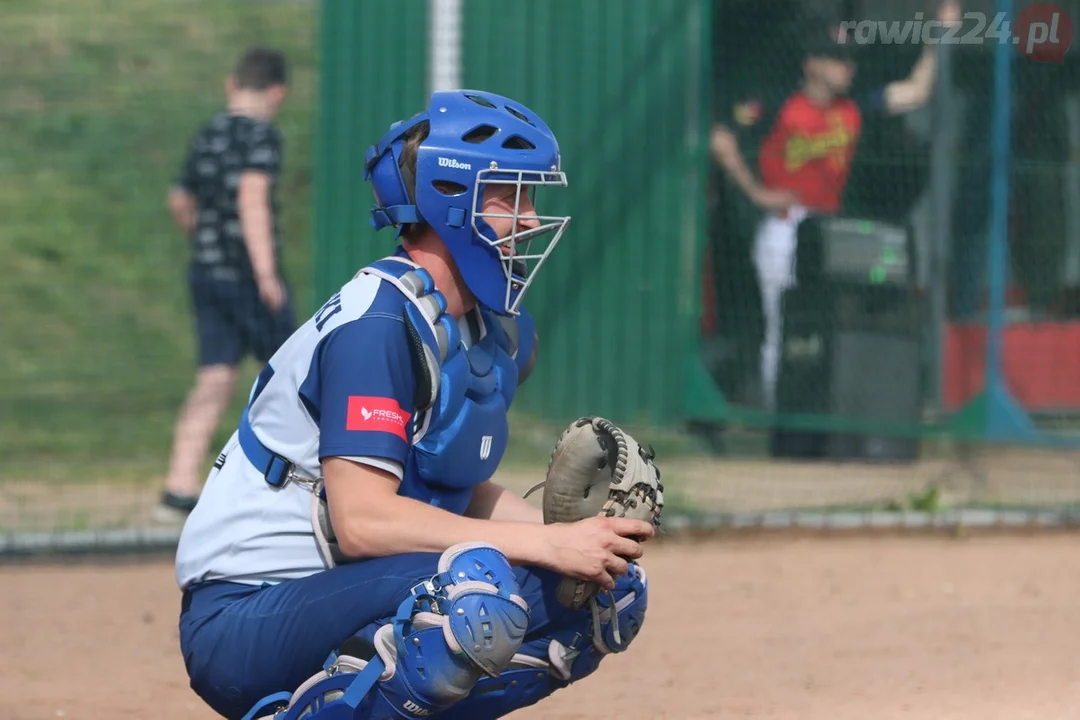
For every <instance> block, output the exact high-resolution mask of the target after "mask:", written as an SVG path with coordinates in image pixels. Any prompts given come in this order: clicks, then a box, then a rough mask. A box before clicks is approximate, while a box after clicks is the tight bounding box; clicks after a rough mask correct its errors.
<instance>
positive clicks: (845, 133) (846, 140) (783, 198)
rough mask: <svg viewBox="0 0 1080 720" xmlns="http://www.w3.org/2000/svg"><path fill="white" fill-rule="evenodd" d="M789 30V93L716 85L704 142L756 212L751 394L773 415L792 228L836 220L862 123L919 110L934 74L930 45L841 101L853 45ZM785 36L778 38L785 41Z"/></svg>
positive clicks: (834, 28)
mask: <svg viewBox="0 0 1080 720" xmlns="http://www.w3.org/2000/svg"><path fill="white" fill-rule="evenodd" d="M938 19H939V20H941V21H942V22H943V23H946V24H949V25H952V24H956V23H958V22H959V20H960V9H959V6H958V5H957V3H956V2H954V1H953V0H947V1H946V2H944V3H942V5H941V7H940V10H939V12H938ZM797 27H798V33H799V35H796V36H795V37H797V38H798V40H799V44H800V46H801V47H802V57H803V62H802V67H801V80H800V82H799V87H798V89H797V90H795V91H794V92H789V91H784V90H780V88H779V86H777V85H775V84H770V85H766V86H760V85H759V86H757V87H740V86H739V84H738V83H737V82H736V83H731V84H726V83H725V84H724V85H723V86H722V87H721V89H720V92H719V93H718V99H717V105H716V108H715V118H716V125H715V127H714V129H713V132H712V137H711V151H712V155H713V158H714V160H715V161H716V163H717V164H718V165H719V167H720V168H722V169H723V171H724V175H725V177H726V179H727V181H729V182H730V183H731V184H733V185H734V186H735V187H736V188H737V189H738V190H739V191H740V192H741V194H742V195H743V197H745V198H746V199H748V200H749V201H750V202H751V203H752V204H753V205H754V206H755V207H756V208H758V209H759V210H760V211H762V212H764V213H765V215H764V217H763V218H762V219H761V220H760V221H759V222H758V224H757V227H756V230H755V233H754V240H753V249H752V260H753V266H754V269H755V271H756V275H757V282H758V289H759V292H760V297H761V310H762V320H763V324H764V328H763V332H762V333H761V335H760V336H759V339H760V341H761V343H760V365H759V368H758V369H759V376H758V382H759V383H760V393H753V395H759V397H758V400H759V401H760V402H761V403H762V404H764V405H765V407H767V408H769V409H773V408H774V407H775V391H776V380H777V369H778V364H779V355H780V342H781V338H782V336H783V326H782V315H781V298H782V296H783V293H784V291H785V290H787V289H789V288H791V287H793V285H794V282H795V252H796V245H797V243H796V235H797V230H798V228H799V225H800V224H801V223H802V222H803V221H804V220H805V219H807V218H808V217H809V216H812V215H833V214H837V213H840V212H842V208H843V205H844V202H843V201H844V193H845V189H846V187H847V183H848V179H849V177H850V175H851V170H852V165H853V162H854V160H855V155H856V152H857V149H858V147H859V141H860V137H861V134H862V132H863V127H864V122H865V121H867V120H868V119H875V118H877V117H878V116H895V115H900V114H902V113H907V112H911V111H913V110H916V109H918V108H921V107H922V106H923V105H925V104H926V102H927V101H928V100H929V99H930V97H931V94H932V90H933V87H934V83H935V80H936V70H937V55H936V46H935V45H931V44H928V45H925V46H924V49H923V51H922V53H921V55H920V56H919V58H918V60H917V62H916V64H915V66H914V67H913V68H912V70H911V72H910V74H909V75H908V76H907V77H906V78H904V79H901V80H896V81H893V82H889V83H886V84H883V85H880V86H878V87H873V88H871V89H869V90H868V91H864V92H859V93H851V89H852V83H853V81H854V79H855V72H856V66H855V61H854V56H853V51H854V49H855V41H854V39H853V38H850V37H846V36H845V34H844V31H843V28H842V25H841V21H840V20H839V19H834V18H831V17H821V16H812V17H810V18H808V19H805V20H803V21H800V22H798V23H797ZM785 30H786V29H784V28H781V30H780V32H778V33H777V35H778V37H780V38H785V39H787V38H788V37H790V35H791V31H785ZM750 151H752V152H753V154H754V155H756V156H757V158H758V161H757V165H758V167H757V172H756V173H755V172H754V171H753V170H751V168H750V167H749V166H748V163H747V162H746V160H745V159H744V152H747V153H748V152H750ZM740 314H742V315H745V313H740Z"/></svg>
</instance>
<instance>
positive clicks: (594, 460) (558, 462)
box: [525, 417, 664, 609]
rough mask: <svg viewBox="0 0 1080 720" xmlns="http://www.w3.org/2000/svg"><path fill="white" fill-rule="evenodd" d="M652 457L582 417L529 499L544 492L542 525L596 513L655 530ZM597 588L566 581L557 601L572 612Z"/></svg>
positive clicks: (656, 480) (657, 504) (658, 494)
mask: <svg viewBox="0 0 1080 720" xmlns="http://www.w3.org/2000/svg"><path fill="white" fill-rule="evenodd" d="M653 457H654V453H653V451H652V449H651V448H650V449H649V450H648V451H646V450H644V449H643V448H642V447H641V446H640V445H638V444H637V442H636V441H635V440H634V438H632V437H630V436H629V435H628V434H626V433H625V432H623V431H622V430H620V429H619V428H618V427H616V426H615V425H614V424H613V423H611V422H610V421H608V420H605V419H604V418H599V417H583V418H580V419H578V420H576V421H574V422H572V423H571V424H570V426H569V427H568V428H567V429H566V430H565V431H563V434H562V437H560V438H559V442H558V443H557V444H556V446H555V450H554V452H552V454H551V461H550V462H549V463H548V470H547V477H546V479H545V480H544V481H543V482H542V483H540V484H539V485H536V486H535V487H533V488H531V489H530V490H529V491H528V492H527V493H525V497H528V496H529V495H531V494H532V493H533V491H535V490H537V489H538V488H541V487H542V488H544V497H543V508H544V522H545V523H560V522H565V523H570V522H577V521H579V520H584V519H585V518H587V517H593V516H596V515H600V516H606V517H628V518H635V519H637V520H644V521H645V522H651V523H653V525H655V526H656V527H659V526H660V513H661V511H662V510H663V507H664V486H663V485H661V484H660V470H659V469H657V467H656V465H655V464H654V463H653ZM599 589H600V588H599V586H598V585H596V584H595V583H587V582H581V581H578V580H573V579H571V578H567V579H565V580H564V581H563V582H562V584H561V585H560V586H559V592H558V598H559V602H561V603H562V604H563V605H566V606H567V607H571V608H574V609H578V608H582V607H584V606H585V604H586V603H588V602H589V601H590V600H592V599H593V598H594V597H595V596H596V594H597V592H598V590H599Z"/></svg>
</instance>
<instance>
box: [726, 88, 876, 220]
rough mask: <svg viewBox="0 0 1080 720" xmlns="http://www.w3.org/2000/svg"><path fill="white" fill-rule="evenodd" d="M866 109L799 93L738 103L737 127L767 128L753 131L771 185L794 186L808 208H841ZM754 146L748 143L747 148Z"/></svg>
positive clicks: (847, 100) (765, 177)
mask: <svg viewBox="0 0 1080 720" xmlns="http://www.w3.org/2000/svg"><path fill="white" fill-rule="evenodd" d="M869 99H870V98H868V100H869ZM875 99H876V98H875ZM863 114H864V108H863V107H862V106H860V103H857V102H856V101H855V100H853V99H851V98H847V97H841V98H837V99H836V100H834V101H833V103H832V104H831V105H829V106H827V107H822V106H820V105H815V104H814V103H812V102H811V101H810V99H809V98H807V97H806V95H804V94H803V93H802V92H795V93H793V94H791V95H789V96H788V97H787V98H786V99H785V100H784V101H783V102H782V103H780V105H779V106H778V107H775V108H768V107H766V106H765V105H764V104H763V103H762V101H761V100H758V99H752V100H746V101H743V102H741V103H738V104H736V105H735V107H734V108H733V120H734V123H733V126H732V127H733V129H735V130H736V131H738V130H740V129H741V130H749V131H755V130H756V131H758V132H762V131H763V132H764V133H765V135H764V137H763V138H761V137H760V135H758V133H753V135H754V137H753V139H752V142H754V144H756V145H757V147H755V148H753V149H755V150H757V151H758V170H759V172H760V174H761V180H762V184H763V185H764V186H765V187H767V188H769V189H771V190H790V191H792V192H794V193H795V194H796V195H797V196H798V197H799V200H800V202H801V203H802V204H803V205H804V206H805V207H807V208H808V209H811V210H816V211H818V212H826V213H835V212H837V211H838V210H839V209H840V206H841V201H842V198H843V195H844V188H845V187H846V185H847V181H848V176H849V175H850V173H851V162H852V160H853V158H854V156H855V148H856V147H857V146H858V143H859V135H860V133H861V131H862V121H863ZM750 149H751V148H749V147H745V145H744V152H746V151H747V150H750Z"/></svg>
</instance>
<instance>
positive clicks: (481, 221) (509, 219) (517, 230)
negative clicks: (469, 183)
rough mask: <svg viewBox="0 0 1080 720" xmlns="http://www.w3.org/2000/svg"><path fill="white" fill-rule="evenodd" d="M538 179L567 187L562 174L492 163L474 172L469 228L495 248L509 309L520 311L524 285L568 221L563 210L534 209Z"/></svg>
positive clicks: (511, 313) (558, 237) (556, 240)
mask: <svg viewBox="0 0 1080 720" xmlns="http://www.w3.org/2000/svg"><path fill="white" fill-rule="evenodd" d="M538 185H555V186H558V187H565V186H566V176H565V175H564V174H563V173H561V172H549V173H537V172H530V171H522V170H516V171H507V170H499V169H494V168H493V169H488V170H482V171H480V172H479V173H477V175H476V191H475V194H476V198H477V204H478V205H479V207H478V209H477V210H476V212H474V213H473V214H472V226H473V232H474V233H476V236H477V237H478V238H479V239H481V240H482V241H484V242H486V243H487V244H488V245H489V246H491V247H492V248H494V249H496V250H497V251H498V252H499V258H500V261H501V266H502V274H503V279H504V282H505V288H506V289H505V296H504V298H503V306H504V309H505V311H506V313H507V314H508V315H516V314H518V312H519V307H520V305H521V300H522V298H523V297H524V296H525V291H526V290H527V289H528V288H529V286H530V285H531V284H532V281H533V280H534V279H535V277H536V272H537V271H538V270H539V269H540V266H541V265H542V264H543V263H544V260H546V259H547V257H548V255H550V254H551V251H552V250H554V249H555V245H556V244H558V242H559V239H560V238H562V236H563V233H564V232H566V227H567V225H569V224H570V218H569V217H566V216H558V215H538V214H537V213H536V192H537V186H538Z"/></svg>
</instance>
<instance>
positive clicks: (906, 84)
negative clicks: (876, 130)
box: [885, 0, 960, 115]
mask: <svg viewBox="0 0 1080 720" xmlns="http://www.w3.org/2000/svg"><path fill="white" fill-rule="evenodd" d="M937 19H938V21H939V22H940V23H941V24H942V27H950V26H954V25H957V24H959V23H960V5H959V4H958V3H957V2H956V0H945V2H943V3H942V4H941V7H940V8H939V9H938V15H937ZM936 80H937V45H930V44H927V45H924V46H923V51H922V54H921V55H920V56H919V59H918V61H917V62H916V63H915V67H913V68H912V70H911V74H910V75H908V76H907V77H906V78H904V79H903V80H896V81H894V82H891V83H889V84H888V85H886V86H885V109H886V110H887V111H888V112H889V114H891V115H900V114H902V113H907V112H911V111H912V110H917V109H918V108H921V107H922V106H923V105H925V104H926V103H927V102H928V101H929V100H930V96H931V95H932V94H933V91H934V82H935V81H936Z"/></svg>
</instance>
